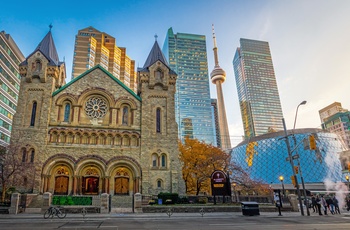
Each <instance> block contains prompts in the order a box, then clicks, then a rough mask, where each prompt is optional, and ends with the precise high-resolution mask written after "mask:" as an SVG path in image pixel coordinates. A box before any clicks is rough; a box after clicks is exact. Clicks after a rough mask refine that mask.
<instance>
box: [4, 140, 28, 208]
mask: <svg viewBox="0 0 350 230" xmlns="http://www.w3.org/2000/svg"><path fill="white" fill-rule="evenodd" d="M22 161H23V159H22V155H21V154H20V148H19V147H17V146H15V147H11V146H8V147H1V148H0V186H1V191H2V192H1V202H4V201H5V196H6V192H7V191H8V190H9V189H10V188H11V187H14V186H17V185H21V184H23V178H24V177H25V176H26V175H28V173H30V172H32V170H33V168H34V167H28V165H27V164H26V163H25V162H22Z"/></svg>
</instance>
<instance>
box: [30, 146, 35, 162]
mask: <svg viewBox="0 0 350 230" xmlns="http://www.w3.org/2000/svg"><path fill="white" fill-rule="evenodd" d="M34 157H35V151H34V149H32V151H31V153H30V163H34Z"/></svg>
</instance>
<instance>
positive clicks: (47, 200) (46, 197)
mask: <svg viewBox="0 0 350 230" xmlns="http://www.w3.org/2000/svg"><path fill="white" fill-rule="evenodd" d="M51 203H52V194H51V193H49V192H45V193H44V194H43V206H42V207H41V212H45V211H46V210H47V209H48V208H49V207H50V205H51Z"/></svg>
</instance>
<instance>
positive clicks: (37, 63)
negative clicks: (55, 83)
mask: <svg viewBox="0 0 350 230" xmlns="http://www.w3.org/2000/svg"><path fill="white" fill-rule="evenodd" d="M40 70H41V61H40V60H36V61H35V71H40Z"/></svg>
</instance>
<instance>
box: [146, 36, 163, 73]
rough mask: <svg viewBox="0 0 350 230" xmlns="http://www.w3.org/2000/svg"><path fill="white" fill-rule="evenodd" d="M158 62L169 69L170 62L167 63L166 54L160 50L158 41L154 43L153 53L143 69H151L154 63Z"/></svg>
mask: <svg viewBox="0 0 350 230" xmlns="http://www.w3.org/2000/svg"><path fill="white" fill-rule="evenodd" d="M158 60H159V61H161V62H163V64H164V65H166V66H168V67H169V65H168V62H167V61H166V58H165V57H164V54H163V52H162V50H161V49H160V48H159V45H158V42H157V40H156V41H155V42H154V45H153V47H152V50H151V52H150V53H149V55H148V57H147V60H146V62H145V64H144V65H143V68H147V67H150V66H151V65H152V64H153V63H155V62H156V61H158Z"/></svg>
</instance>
